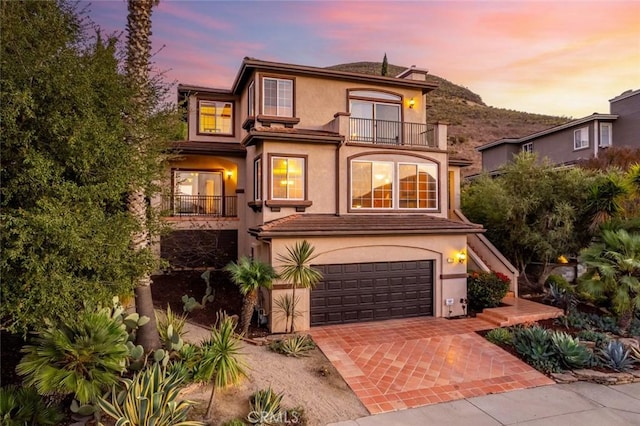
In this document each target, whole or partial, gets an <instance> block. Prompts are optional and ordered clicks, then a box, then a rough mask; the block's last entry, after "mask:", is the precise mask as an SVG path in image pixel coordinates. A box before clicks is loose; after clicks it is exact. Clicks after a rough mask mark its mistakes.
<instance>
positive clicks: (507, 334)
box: [484, 328, 513, 345]
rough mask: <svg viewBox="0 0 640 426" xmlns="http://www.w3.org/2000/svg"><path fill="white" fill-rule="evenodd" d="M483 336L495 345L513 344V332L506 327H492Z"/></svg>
mask: <svg viewBox="0 0 640 426" xmlns="http://www.w3.org/2000/svg"><path fill="white" fill-rule="evenodd" d="M484 337H485V338H486V339H487V340H488V341H490V342H491V343H493V344H495V345H512V344H513V333H512V332H511V330H509V329H508V328H494V329H493V330H490V331H489V332H488V333H487V335H486V336H484Z"/></svg>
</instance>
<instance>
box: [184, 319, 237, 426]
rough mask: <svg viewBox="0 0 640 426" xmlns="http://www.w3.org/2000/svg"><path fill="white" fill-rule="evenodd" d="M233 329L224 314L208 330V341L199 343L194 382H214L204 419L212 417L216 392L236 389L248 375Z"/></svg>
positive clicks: (231, 320) (233, 325)
mask: <svg viewBox="0 0 640 426" xmlns="http://www.w3.org/2000/svg"><path fill="white" fill-rule="evenodd" d="M235 328H236V324H235V322H234V321H233V319H232V318H230V317H227V316H226V315H224V314H223V315H222V318H218V321H217V322H216V324H215V325H214V327H213V328H212V329H211V337H210V338H209V340H207V341H205V342H203V343H202V358H201V361H200V363H199V364H198V366H197V367H196V373H195V380H196V381H199V382H205V383H209V382H213V383H212V388H211V397H210V398H209V405H208V406H207V413H206V416H205V418H206V419H211V417H212V415H213V401H214V399H215V395H216V389H217V388H224V387H227V386H230V385H236V384H238V383H239V382H240V380H242V378H243V377H246V375H247V374H246V372H245V366H244V363H243V362H242V361H241V359H240V341H239V340H238V339H236V338H235V337H234V335H233V331H234V330H235Z"/></svg>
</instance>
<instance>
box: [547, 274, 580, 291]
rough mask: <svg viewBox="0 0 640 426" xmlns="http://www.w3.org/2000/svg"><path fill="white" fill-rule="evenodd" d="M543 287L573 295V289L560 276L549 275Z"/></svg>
mask: <svg viewBox="0 0 640 426" xmlns="http://www.w3.org/2000/svg"><path fill="white" fill-rule="evenodd" d="M544 285H545V286H546V287H551V286H554V287H555V288H556V289H557V290H565V291H567V292H570V293H575V289H574V287H573V286H572V285H571V284H569V281H567V280H566V279H565V278H564V277H563V276H562V275H557V274H551V275H549V277H548V278H547V280H546V281H545V282H544Z"/></svg>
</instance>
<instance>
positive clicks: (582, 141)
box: [573, 127, 589, 150]
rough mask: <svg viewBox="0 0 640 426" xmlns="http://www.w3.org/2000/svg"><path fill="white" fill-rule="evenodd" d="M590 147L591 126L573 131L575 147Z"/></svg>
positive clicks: (575, 148)
mask: <svg viewBox="0 0 640 426" xmlns="http://www.w3.org/2000/svg"><path fill="white" fill-rule="evenodd" d="M583 148H589V128H588V127H583V128H581V129H576V130H574V131H573V149H574V150H577V149H583Z"/></svg>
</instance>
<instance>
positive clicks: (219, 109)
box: [198, 101, 233, 135]
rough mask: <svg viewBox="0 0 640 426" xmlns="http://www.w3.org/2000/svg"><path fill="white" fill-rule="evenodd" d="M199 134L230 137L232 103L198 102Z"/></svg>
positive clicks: (231, 130) (231, 131)
mask: <svg viewBox="0 0 640 426" xmlns="http://www.w3.org/2000/svg"><path fill="white" fill-rule="evenodd" d="M198 110H199V117H198V118H199V120H198V121H199V124H198V132H199V133H207V134H209V133H211V134H222V135H230V134H232V133H233V103H232V102H224V101H200V102H198Z"/></svg>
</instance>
